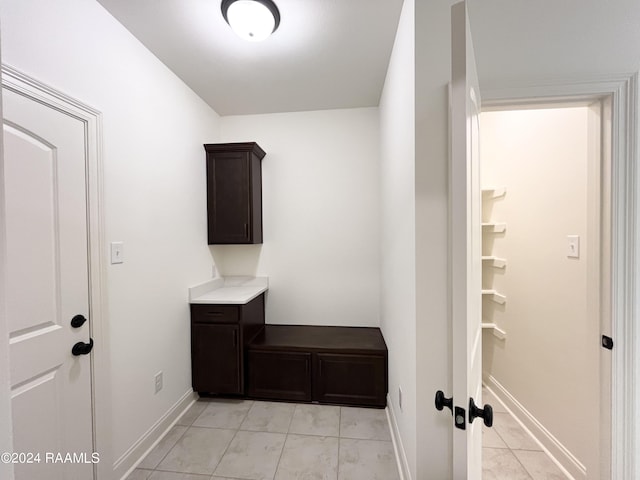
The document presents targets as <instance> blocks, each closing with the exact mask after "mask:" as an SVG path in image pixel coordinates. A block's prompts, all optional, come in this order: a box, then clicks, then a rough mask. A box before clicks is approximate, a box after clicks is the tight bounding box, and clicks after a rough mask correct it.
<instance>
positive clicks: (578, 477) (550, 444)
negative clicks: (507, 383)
mask: <svg viewBox="0 0 640 480" xmlns="http://www.w3.org/2000/svg"><path fill="white" fill-rule="evenodd" d="M483 380H484V384H485V386H486V388H487V389H488V390H489V391H490V392H491V393H493V395H495V397H496V398H497V399H498V400H499V401H500V402H501V403H502V404H503V405H504V407H505V408H506V409H507V410H509V412H510V413H511V414H512V415H513V416H514V418H515V419H516V420H517V421H518V422H519V423H520V424H521V425H522V426H523V427H524V429H525V430H527V431H528V432H529V434H530V435H531V436H532V437H533V438H534V439H535V440H536V441H537V442H538V443H539V444H540V446H541V447H542V448H543V449H544V450H545V451H546V452H547V453H548V454H549V456H550V457H551V458H552V459H553V460H554V461H555V463H556V464H557V465H558V467H559V468H560V469H562V470H563V471H564V473H565V474H566V475H568V476H569V477H570V478H573V479H575V480H586V478H587V468H586V467H585V466H584V465H583V464H582V462H580V461H579V460H578V459H577V458H576V457H575V456H574V455H573V454H572V453H571V452H570V451H569V449H568V448H566V447H565V446H564V445H563V444H562V443H560V441H559V440H558V439H557V438H556V437H554V436H553V435H552V434H551V432H549V430H547V429H546V428H545V427H544V425H542V423H540V422H539V421H538V420H537V419H536V418H535V417H534V416H533V415H532V414H531V413H530V412H529V411H528V410H527V409H526V408H524V406H523V405H522V404H521V403H520V402H518V401H517V400H516V399H515V397H514V396H513V395H511V394H510V393H509V392H508V391H507V389H506V388H504V387H503V386H502V384H500V382H498V381H497V380H496V379H495V378H494V377H493V376H492V375H489V376H487V377H485V378H484V379H483Z"/></svg>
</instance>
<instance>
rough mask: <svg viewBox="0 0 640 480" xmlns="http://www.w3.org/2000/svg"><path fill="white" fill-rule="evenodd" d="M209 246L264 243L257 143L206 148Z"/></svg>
mask: <svg viewBox="0 0 640 480" xmlns="http://www.w3.org/2000/svg"><path fill="white" fill-rule="evenodd" d="M204 149H205V151H206V152H207V217H208V237H209V245H213V244H252V243H262V171H261V160H262V158H263V157H264V156H265V152H264V150H262V149H261V148H260V147H259V146H258V144H257V143H255V142H246V143H215V144H206V145H204Z"/></svg>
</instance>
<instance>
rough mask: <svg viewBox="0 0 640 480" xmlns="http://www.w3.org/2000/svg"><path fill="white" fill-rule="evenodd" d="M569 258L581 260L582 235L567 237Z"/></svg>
mask: <svg viewBox="0 0 640 480" xmlns="http://www.w3.org/2000/svg"><path fill="white" fill-rule="evenodd" d="M567 257H569V258H580V235H567Z"/></svg>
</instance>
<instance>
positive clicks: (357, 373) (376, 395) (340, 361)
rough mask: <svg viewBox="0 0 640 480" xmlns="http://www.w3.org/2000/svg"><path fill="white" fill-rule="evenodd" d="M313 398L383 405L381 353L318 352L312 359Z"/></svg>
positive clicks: (384, 372) (383, 362)
mask: <svg viewBox="0 0 640 480" xmlns="http://www.w3.org/2000/svg"><path fill="white" fill-rule="evenodd" d="M313 392H314V393H313V400H316V401H318V402H322V403H335V404H342V405H369V406H376V407H384V406H386V404H387V398H386V397H387V370H386V360H385V357H384V356H383V355H357V354H334V353H318V354H316V356H315V362H314V385H313Z"/></svg>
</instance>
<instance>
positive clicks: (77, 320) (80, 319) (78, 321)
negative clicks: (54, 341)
mask: <svg viewBox="0 0 640 480" xmlns="http://www.w3.org/2000/svg"><path fill="white" fill-rule="evenodd" d="M86 321H87V319H86V318H84V315H76V316H74V317H73V318H72V319H71V326H72V327H73V328H80V327H81V326H82V325H84V322H86Z"/></svg>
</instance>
